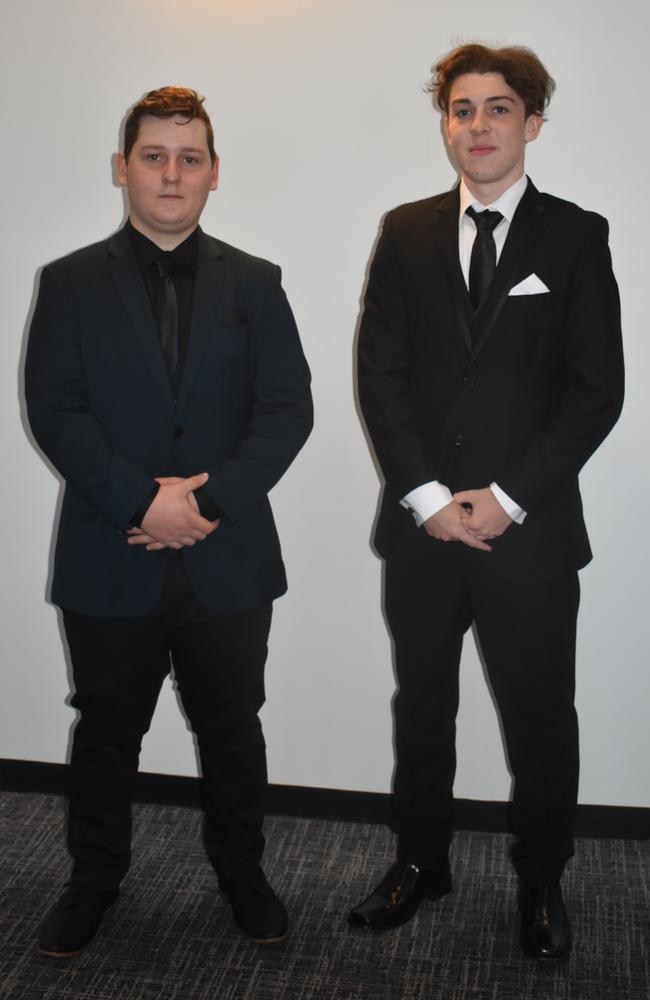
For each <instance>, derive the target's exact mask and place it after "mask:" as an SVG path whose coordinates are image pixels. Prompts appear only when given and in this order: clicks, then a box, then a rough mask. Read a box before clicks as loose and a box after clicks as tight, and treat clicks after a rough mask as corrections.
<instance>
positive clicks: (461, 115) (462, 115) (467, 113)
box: [455, 108, 470, 120]
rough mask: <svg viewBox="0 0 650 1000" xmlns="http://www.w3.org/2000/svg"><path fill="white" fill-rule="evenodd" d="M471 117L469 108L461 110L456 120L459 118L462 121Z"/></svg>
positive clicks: (457, 113)
mask: <svg viewBox="0 0 650 1000" xmlns="http://www.w3.org/2000/svg"><path fill="white" fill-rule="evenodd" d="M469 116H470V110H469V108H459V109H458V111H457V112H456V115H455V117H456V118H459V119H461V120H462V119H463V118H469Z"/></svg>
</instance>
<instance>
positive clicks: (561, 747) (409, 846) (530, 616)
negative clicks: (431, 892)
mask: <svg viewBox="0 0 650 1000" xmlns="http://www.w3.org/2000/svg"><path fill="white" fill-rule="evenodd" d="M510 530H511V531H516V530H517V526H516V525H514V526H513V527H512V528H510ZM435 544H436V549H437V551H436V558H435V559H431V560H422V561H418V562H409V563H403V562H397V561H388V562H387V564H386V614H387V618H388V624H389V627H390V629H391V632H392V635H393V639H394V641H395V658H396V672H397V681H398V692H397V696H396V699H395V742H396V757H397V766H396V771H395V780H394V808H395V829H396V832H397V834H398V853H399V856H400V857H401V858H403V859H405V860H409V861H412V862H414V863H415V864H418V865H420V866H421V867H424V868H428V867H435V866H436V864H437V863H438V861H439V860H440V858H441V856H443V855H446V854H447V851H448V847H449V843H450V840H451V833H452V819H453V783H454V775H455V770H456V751H455V736H456V713H457V710H458V674H459V660H460V653H461V648H462V642H463V636H464V634H465V632H466V631H467V630H468V629H469V628H470V626H471V625H472V624H473V623H474V624H475V627H476V632H477V634H478V639H479V642H480V646H481V651H482V655H483V659H484V662H485V666H486V670H487V673H488V676H489V680H490V684H491V686H492V690H493V692H494V696H495V700H496V702H497V705H498V709H499V713H500V716H501V723H502V727H503V733H504V736H505V741H506V748H507V753H508V761H509V765H510V769H511V771H512V774H513V777H514V794H513V802H512V810H511V817H512V826H513V830H514V833H515V835H516V838H517V840H516V843H515V845H514V849H513V859H514V862H515V866H516V868H517V871H518V874H519V876H520V878H521V879H522V880H523V881H524V882H537V881H555V880H557V879H559V878H560V876H561V874H562V870H563V868H564V865H565V863H566V861H567V860H568V858H569V857H571V855H572V854H573V828H574V819H575V809H576V801H577V789H578V766H579V758H578V723H577V716H576V711H575V707H574V689H575V638H576V618H577V612H578V604H579V584H578V577H577V573H576V572H573V571H572V572H569V573H568V574H566V575H564V576H562V577H560V578H557V579H552V580H535V581H521V580H516V581H512V580H503V579H500V578H498V577H496V576H495V575H494V574H493V573H492V572H491V571H490V570H489V568H486V564H487V565H489V564H488V563H487V560H488V558H489V557H484V558H483V557H481V556H479V555H478V554H477V553H476V552H474V551H473V550H471V549H469V548H467V547H466V546H463V545H462V544H461V543H455V542H448V543H443V542H436V543H435Z"/></svg>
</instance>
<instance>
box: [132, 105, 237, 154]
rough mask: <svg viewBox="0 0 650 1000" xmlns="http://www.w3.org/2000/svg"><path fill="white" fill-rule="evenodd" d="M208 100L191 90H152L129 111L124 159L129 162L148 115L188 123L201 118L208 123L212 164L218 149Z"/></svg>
mask: <svg viewBox="0 0 650 1000" xmlns="http://www.w3.org/2000/svg"><path fill="white" fill-rule="evenodd" d="M204 100H205V98H204V97H201V96H200V94H197V92H196V91H195V90H190V89H189V87H159V88H158V90H150V91H149V93H148V94H145V96H144V97H143V98H141V100H139V101H138V103H137V104H134V105H133V107H132V108H131V110H130V111H129V113H128V115H127V117H126V122H125V123H124V159H125V160H128V159H129V155H130V153H131V150H132V149H133V146H134V144H135V141H136V139H137V138H138V131H139V129H140V120H141V119H142V118H143V117H144V116H145V115H153V116H154V118H171V117H172V116H173V115H185V116H186V117H187V120H188V122H191V121H192V120H193V119H194V118H199V119H200V120H201V121H202V122H204V123H205V130H206V132H207V140H208V151H209V153H210V159H211V161H212V163H214V162H215V160H216V159H217V154H216V152H215V149H214V132H213V131H212V123H211V121H210V117H209V115H208V113H207V111H206V110H205V108H204V107H203V102H204Z"/></svg>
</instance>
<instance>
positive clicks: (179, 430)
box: [174, 427, 185, 438]
mask: <svg viewBox="0 0 650 1000" xmlns="http://www.w3.org/2000/svg"><path fill="white" fill-rule="evenodd" d="M184 433H185V431H184V430H183V428H182V427H174V437H175V438H182V437H183V434H184Z"/></svg>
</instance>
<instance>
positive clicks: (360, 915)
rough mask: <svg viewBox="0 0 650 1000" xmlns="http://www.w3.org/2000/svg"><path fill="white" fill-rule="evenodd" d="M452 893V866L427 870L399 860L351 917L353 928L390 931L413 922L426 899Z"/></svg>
mask: <svg viewBox="0 0 650 1000" xmlns="http://www.w3.org/2000/svg"><path fill="white" fill-rule="evenodd" d="M448 892H451V874H450V872H449V863H448V862H447V861H445V862H444V864H441V865H439V866H438V868H436V869H434V870H431V871H424V870H421V869H420V868H418V866H417V865H413V864H410V863H409V862H408V861H396V862H395V864H394V865H392V867H391V868H389V870H388V872H387V874H386V876H385V878H384V879H382V881H381V882H380V883H379V885H378V886H377V888H376V889H375V890H374V892H372V893H371V894H370V895H369V896H368V898H367V899H364V901H363V902H362V903H359V905H358V906H355V908H354V909H353V910H351V912H350V913H349V914H348V923H350V924H352V926H353V927H368V928H371V929H372V930H389V929H390V928H391V927H399V925H400V924H404V923H406V921H407V920H410V919H411V917H413V916H414V915H415V913H416V911H417V908H418V906H419V905H420V903H421V902H422V900H423V899H441V898H442V896H446V895H447V893H448Z"/></svg>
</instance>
